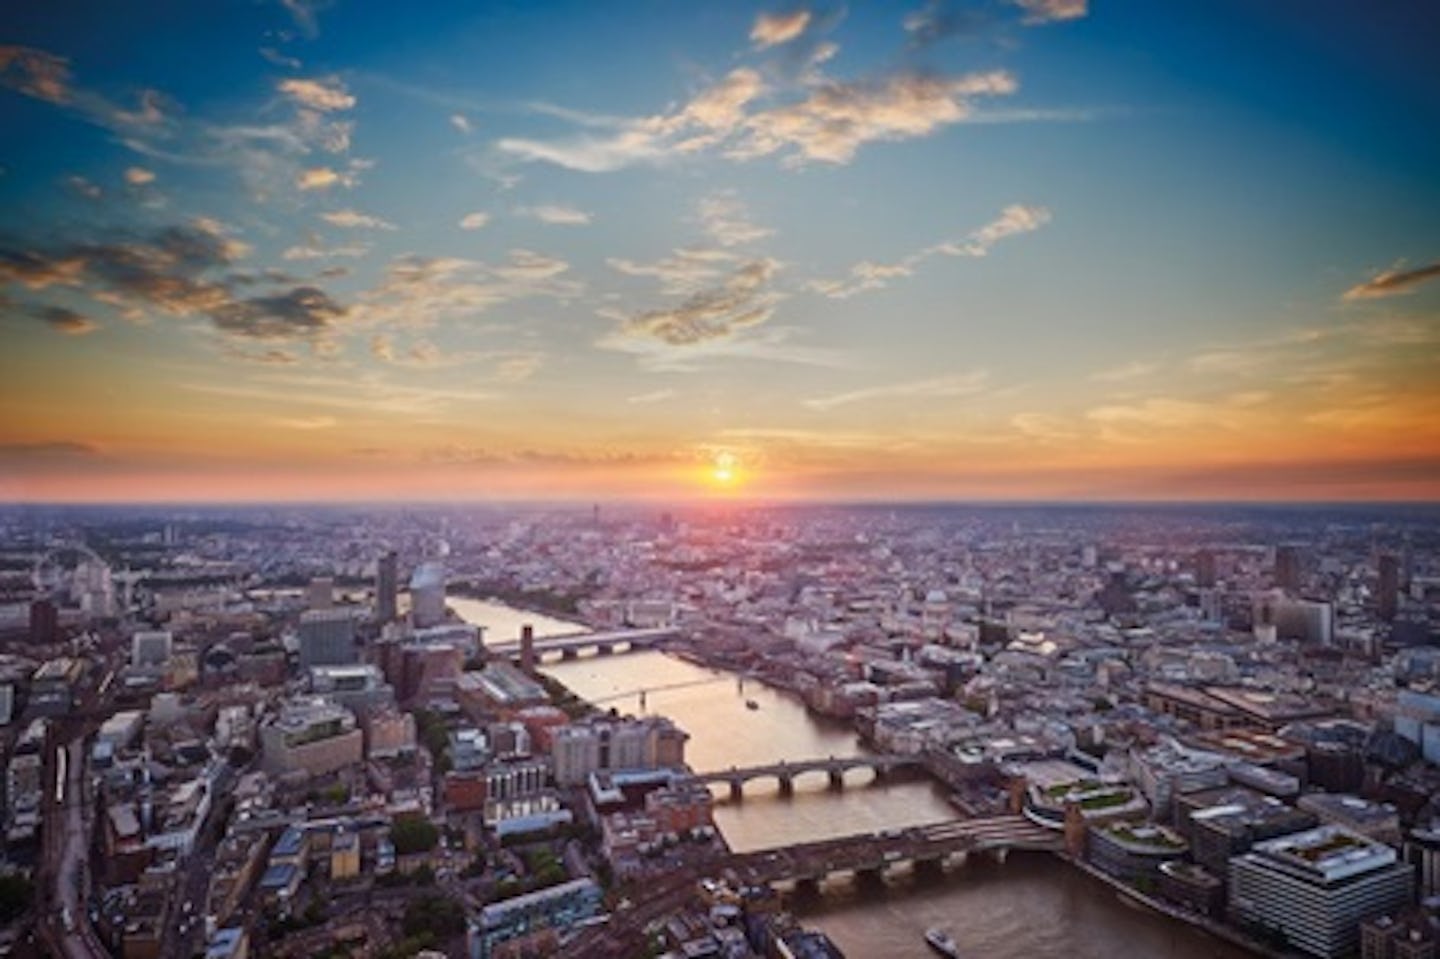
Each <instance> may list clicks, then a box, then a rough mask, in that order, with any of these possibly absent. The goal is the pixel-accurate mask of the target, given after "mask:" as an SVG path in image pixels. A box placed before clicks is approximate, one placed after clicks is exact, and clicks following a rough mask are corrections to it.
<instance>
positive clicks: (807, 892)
mask: <svg viewBox="0 0 1440 959" xmlns="http://www.w3.org/2000/svg"><path fill="white" fill-rule="evenodd" d="M821 878H822V877H820V876H799V877H797V878H796V880H795V895H797V896H804V897H806V898H814V897H816V896H818V895H820V880H821Z"/></svg>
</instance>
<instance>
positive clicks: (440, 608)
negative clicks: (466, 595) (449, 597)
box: [410, 563, 445, 627]
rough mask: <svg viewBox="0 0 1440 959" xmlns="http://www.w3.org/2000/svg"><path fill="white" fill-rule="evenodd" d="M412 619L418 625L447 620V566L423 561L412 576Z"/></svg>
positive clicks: (429, 624) (435, 624) (431, 624)
mask: <svg viewBox="0 0 1440 959" xmlns="http://www.w3.org/2000/svg"><path fill="white" fill-rule="evenodd" d="M410 619H411V621H412V622H414V624H415V625H416V626H419V627H424V626H439V625H440V624H441V623H443V622H445V567H444V566H442V565H440V564H439V563H421V564H420V565H419V566H417V567H415V572H414V574H413V575H411V577H410Z"/></svg>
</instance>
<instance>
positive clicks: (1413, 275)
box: [1343, 261, 1440, 300]
mask: <svg viewBox="0 0 1440 959" xmlns="http://www.w3.org/2000/svg"><path fill="white" fill-rule="evenodd" d="M1436 278H1440V261H1437V262H1435V263H1427V264H1425V265H1424V266H1419V267H1416V268H1414V269H1412V270H1403V269H1400V268H1398V267H1396V268H1392V269H1389V270H1385V271H1384V272H1383V273H1378V274H1376V275H1375V276H1373V277H1371V278H1370V279H1368V280H1366V281H1365V282H1364V283H1359V284H1357V285H1355V286H1352V287H1351V288H1350V289H1348V290H1346V291H1345V295H1344V297H1343V298H1344V299H1346V300H1374V299H1379V298H1381V297H1386V296H1400V295H1402V294H1405V293H1413V292H1415V290H1416V289H1417V288H1418V287H1419V286H1420V285H1421V284H1424V283H1429V282H1430V281H1431V280H1434V279H1436Z"/></svg>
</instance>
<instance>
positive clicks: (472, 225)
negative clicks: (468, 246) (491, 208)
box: [460, 210, 490, 230]
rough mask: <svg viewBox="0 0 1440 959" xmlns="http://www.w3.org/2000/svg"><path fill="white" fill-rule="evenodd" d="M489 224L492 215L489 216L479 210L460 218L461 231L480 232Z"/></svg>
mask: <svg viewBox="0 0 1440 959" xmlns="http://www.w3.org/2000/svg"><path fill="white" fill-rule="evenodd" d="M489 222H490V214H488V213H482V212H480V211H478V210H477V211H476V212H474V213H467V214H465V215H464V216H462V217H461V218H460V229H462V230H479V229H482V228H483V227H484V226H485V224H487V223H489Z"/></svg>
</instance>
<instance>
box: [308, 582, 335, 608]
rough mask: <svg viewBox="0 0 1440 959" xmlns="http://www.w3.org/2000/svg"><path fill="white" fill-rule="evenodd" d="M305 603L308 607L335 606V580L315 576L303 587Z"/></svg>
mask: <svg viewBox="0 0 1440 959" xmlns="http://www.w3.org/2000/svg"><path fill="white" fill-rule="evenodd" d="M305 605H306V606H308V607H309V608H310V609H334V608H335V580H333V579H331V578H330V577H329V576H316V577H315V578H314V579H312V580H310V585H309V586H308V587H306V589H305Z"/></svg>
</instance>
